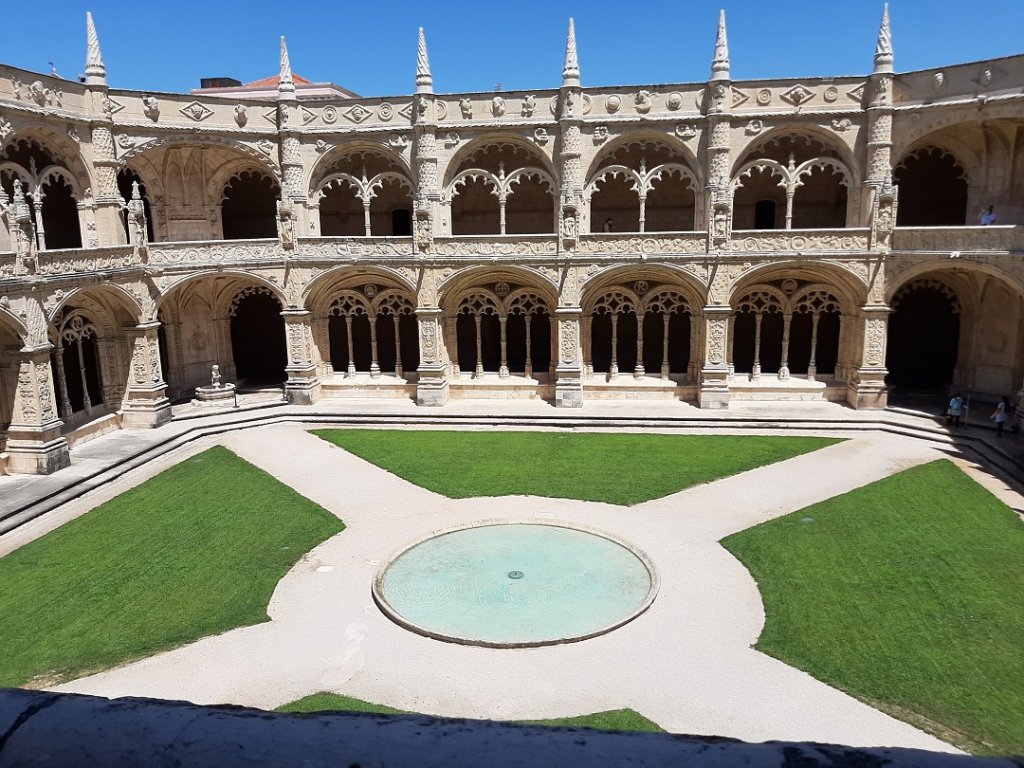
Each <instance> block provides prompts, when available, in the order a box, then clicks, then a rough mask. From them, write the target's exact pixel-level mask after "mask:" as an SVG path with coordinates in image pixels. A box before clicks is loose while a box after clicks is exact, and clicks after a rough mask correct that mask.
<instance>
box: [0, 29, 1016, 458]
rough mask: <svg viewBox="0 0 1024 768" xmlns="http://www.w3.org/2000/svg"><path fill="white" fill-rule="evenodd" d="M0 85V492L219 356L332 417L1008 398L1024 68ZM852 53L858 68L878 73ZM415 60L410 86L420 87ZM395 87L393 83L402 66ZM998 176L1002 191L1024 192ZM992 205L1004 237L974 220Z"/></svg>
mask: <svg viewBox="0 0 1024 768" xmlns="http://www.w3.org/2000/svg"><path fill="white" fill-rule="evenodd" d="M87 32H88V34H87V41H88V46H87V58H86V70H85V72H86V74H85V77H84V79H83V82H81V83H79V82H74V81H68V80H63V79H59V78H57V77H52V76H46V75H40V74H36V73H32V72H26V71H23V70H19V69H14V68H12V67H2V66H0V222H2V224H0V457H3V458H0V472H2V471H8V472H50V471H53V470H56V469H59V468H61V467H63V466H65V465H66V464H67V463H68V448H67V442H66V436H67V435H68V434H69V433H70V432H72V431H74V430H76V429H82V428H86V427H88V425H89V424H91V423H95V422H96V421H97V420H98V419H105V420H106V421H107V422H108V423H113V424H116V425H118V426H120V427H124V428H138V427H155V426H158V425H160V424H162V423H163V422H165V421H166V420H167V419H169V418H170V416H171V409H170V399H174V398H179V397H189V396H190V395H191V392H192V390H193V388H195V387H196V386H197V385H203V384H207V383H208V382H209V380H210V372H211V366H212V365H214V364H218V365H219V366H220V368H221V371H222V373H223V375H224V378H225V380H226V381H237V382H241V383H243V384H244V383H249V384H277V385H281V384H282V383H283V386H284V388H285V392H286V395H287V397H288V399H289V400H290V401H291V402H292V403H315V402H316V401H318V400H319V399H321V398H341V397H351V396H358V397H376V396H379V397H407V398H414V399H415V401H416V402H417V403H418V404H420V405H422V406H443V405H444V404H445V403H446V402H447V401H448V400H449V399H452V398H482V397H488V398H494V397H502V398H508V397H531V398H545V399H549V400H551V401H553V402H554V404H555V405H558V406H564V407H573V406H579V405H581V404H582V403H583V402H584V401H585V400H588V399H591V398H630V399H636V398H675V399H682V400H685V401H689V402H693V403H696V404H699V405H700V407H702V408H727V407H728V406H729V403H730V401H734V400H740V399H748V400H749V399H761V400H770V399H787V400H813V399H828V400H835V401H843V402H847V403H849V404H850V405H851V406H853V407H855V408H881V407H884V406H885V405H886V398H887V388H892V387H904V388H910V389H913V388H917V389H931V390H938V391H943V392H944V391H946V389H945V388H947V387H949V386H956V387H960V388H963V389H965V390H973V391H975V392H979V393H987V394H990V395H998V394H1009V393H1011V392H1014V391H1016V390H1017V389H1018V387H1019V383H1020V382H1021V379H1022V376H1024V333H1022V311H1024V304H1022V297H1024V261H1022V259H1021V251H1022V249H1024V228H1022V227H1019V226H1014V225H1015V224H1018V223H1024V194H1022V192H1024V55H1022V56H1014V57H1010V58H1004V59H997V60H992V61H983V62H977V63H972V64H955V65H951V66H948V67H944V68H941V69H935V70H927V71H920V72H909V73H905V74H895V72H894V70H893V46H892V42H891V36H890V28H889V18H888V12H887V11H886V12H885V13H884V14H883V17H882V22H881V27H880V30H879V34H878V40H877V44H876V46H875V52H874V62H873V67H872V68H871V71H870V73H868V74H866V75H863V76H857V77H838V78H807V79H800V80H757V81H734V80H733V79H732V78H731V76H730V71H729V49H728V45H727V41H726V26H725V16H724V14H723V15H722V17H721V18H720V19H719V24H718V33H717V39H716V42H715V47H714V55H713V58H712V62H711V73H710V77H709V78H708V80H707V81H706V82H699V83H685V84H675V85H658V86H646V87H645V86H639V87H638V86H619V87H609V88H584V87H582V85H581V78H580V65H579V62H578V59H577V51H576V41H575V34H574V30H573V25H572V22H571V21H570V23H569V34H568V39H567V44H566V51H565V66H564V69H563V71H562V85H561V88H559V89H557V90H534V91H523V92H496V93H464V94H436V93H435V92H434V86H433V78H432V75H431V71H430V64H429V61H428V57H427V46H426V42H425V39H424V36H423V32H422V30H421V31H420V36H419V49H418V55H417V59H416V79H415V93H414V94H412V95H409V96H399V97H394V98H386V99H385V98H362V97H357V96H355V95H354V94H351V93H350V92H348V91H345V90H344V89H341V88H338V87H337V86H331V85H327V86H324V85H318V84H315V83H309V82H308V81H306V80H303V79H301V78H299V77H297V76H295V75H293V74H292V70H291V66H290V63H289V58H288V51H287V49H286V48H285V43H284V40H283V39H282V41H281V63H280V75H279V77H277V78H274V79H273V80H272V81H270V82H269V83H268V82H267V81H262V82H259V83H254V84H251V85H250V86H248V87H237V85H233V86H232V85H229V86H228V87H220V88H217V87H214V88H203V89H200V90H197V91H194V92H193V93H191V94H171V93H154V92H148V91H125V90H118V89H115V88H111V87H109V86H108V84H107V77H106V69H105V67H104V64H103V57H102V55H101V51H100V43H99V39H98V37H97V34H96V29H95V26H94V24H93V20H92V17H91V16H88V17H87ZM866 58H867V57H866V56H865V59H866ZM411 63H412V62H411V61H410V65H411ZM410 68H411V67H410ZM1018 169H1019V170H1018ZM990 205H992V206H994V211H995V214H996V217H997V218H996V223H995V224H992V223H989V224H988V225H987V226H980V225H979V213H980V212H981V211H982V210H983V209H987V208H988V206H990Z"/></svg>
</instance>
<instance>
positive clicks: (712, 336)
mask: <svg viewBox="0 0 1024 768" xmlns="http://www.w3.org/2000/svg"><path fill="white" fill-rule="evenodd" d="M731 316H732V307H730V306H728V305H721V304H712V305H709V306H706V307H704V364H703V366H702V367H701V370H700V385H699V386H698V395H697V397H698V403H699V405H700V407H701V408H728V407H729V362H728V356H727V354H726V349H727V347H728V343H729V318H730V317H731Z"/></svg>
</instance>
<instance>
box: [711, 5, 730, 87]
mask: <svg viewBox="0 0 1024 768" xmlns="http://www.w3.org/2000/svg"><path fill="white" fill-rule="evenodd" d="M730 79H732V78H731V77H730V75H729V41H728V39H727V38H726V36H725V11H724V10H721V11H719V12H718V34H717V35H716V36H715V55H714V57H713V58H712V59H711V82H715V81H716V80H730Z"/></svg>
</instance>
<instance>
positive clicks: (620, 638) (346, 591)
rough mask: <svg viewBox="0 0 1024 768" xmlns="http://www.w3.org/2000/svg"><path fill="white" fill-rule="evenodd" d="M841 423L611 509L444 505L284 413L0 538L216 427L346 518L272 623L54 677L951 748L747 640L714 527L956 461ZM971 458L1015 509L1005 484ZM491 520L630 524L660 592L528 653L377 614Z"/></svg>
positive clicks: (27, 534) (132, 686)
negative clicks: (434, 548)
mask: <svg viewBox="0 0 1024 768" xmlns="http://www.w3.org/2000/svg"><path fill="white" fill-rule="evenodd" d="M787 433H788V434H794V432H792V431H787ZM818 434H820V432H819V433H818ZM837 434H843V433H842V432H837ZM844 436H847V437H848V438H849V439H848V440H846V441H845V442H842V443H839V444H837V445H834V446H831V447H828V448H825V449H822V450H819V451H817V452H813V453H810V454H806V455H803V456H799V457H796V458H793V459H789V460H787V461H784V462H781V463H778V464H774V465H770V466H766V467H761V468H758V469H754V470H751V471H748V472H745V473H743V474H741V475H737V476H734V477H731V478H725V479H722V480H719V481H716V482H713V483H708V484H706V485H702V486H697V487H694V488H690V489H688V490H684V491H681V492H678V493H675V494H672V495H670V496H667V497H664V498H660V499H655V500H652V501H649V502H646V503H643V504H638V505H636V506H633V507H618V506H614V505H608V504H602V503H594V502H579V501H569V500H560V499H547V498H536V497H503V498H475V499H463V500H452V499H448V498H445V497H443V496H440V495H437V494H435V493H432V492H429V491H426V490H424V489H422V488H419V487H417V486H414V485H412V484H410V483H407V482H405V481H404V480H401V479H399V478H397V477H396V476H394V475H392V474H390V473H388V472H386V471H384V470H381V469H379V468H377V467H375V466H373V465H371V464H369V463H367V462H365V461H363V460H361V459H358V458H356V457H355V456H352V455H350V454H348V453H346V452H345V451H342V450H340V449H338V448H336V447H334V446H332V445H330V444H328V443H327V442H325V441H323V440H321V439H319V438H317V437H315V436H313V435H311V434H309V433H308V432H307V431H306V427H305V426H304V425H301V424H277V425H272V426H266V427H260V428H255V429H250V430H243V431H236V432H233V433H230V434H228V435H223V436H219V437H208V438H203V439H202V440H200V441H198V442H195V443H193V444H191V445H189V446H187V447H185V448H182V449H178V450H176V451H174V452H171V453H169V454H166V455H165V456H163V457H161V458H159V459H157V460H155V461H153V462H151V463H150V464H148V465H146V466H145V467H144V468H142V469H141V470H136V471H134V472H132V473H130V474H129V475H126V476H125V477H123V478H121V479H119V480H117V481H115V482H113V483H111V484H109V485H108V486H105V487H104V488H102V489H101V490H99V491H95V492H92V493H90V494H88V495H87V496H85V497H82V498H80V499H78V500H76V501H73V502H71V503H69V504H67V505H65V507H63V508H62V509H59V510H57V511H55V512H52V513H50V514H48V515H46V516H44V517H42V518H40V519H38V520H36V521H33V522H31V523H29V524H28V525H26V526H23V527H22V528H20V529H18V530H17V531H15V532H13V533H11V534H8V535H7V536H5V537H2V538H0V554H2V553H3V552H4V551H8V550H10V549H11V548H13V547H15V546H17V545H18V544H19V543H21V542H23V541H25V540H28V539H30V538H34V537H36V536H38V535H41V534H42V533H43V532H44V531H46V530H48V529H50V528H52V527H54V526H56V525H58V524H59V523H60V522H62V521H63V520H66V519H68V518H70V517H72V516H76V515H78V514H82V513H83V512H85V511H86V510H87V509H89V508H92V507H94V506H96V505H97V504H98V503H100V502H102V501H104V500H105V499H107V498H110V497H112V496H114V495H116V494H118V493H120V492H122V491H123V490H125V489H126V488H128V487H130V486H131V485H134V484H137V483H139V482H142V480H144V479H145V478H146V477H149V476H151V475H153V474H155V473H156V472H158V471H160V470H161V469H163V468H165V467H166V466H169V465H171V464H173V463H176V462H178V461H181V460H182V459H183V458H185V457H186V456H188V455H191V454H194V453H196V452H198V451H200V450H203V449H205V448H207V447H209V445H211V444H213V443H215V442H217V443H221V444H223V445H225V446H227V447H228V448H229V449H231V450H232V451H234V452H236V453H237V454H238V455H240V456H241V457H243V458H244V459H246V460H247V461H249V462H251V463H253V464H254V465H256V466H258V467H260V468H261V469H263V470H265V471H266V472H268V473H269V474H271V475H273V476H274V477H276V478H278V479H279V480H281V481H282V482H284V483H286V484H287V485H289V486H291V487H292V488H294V489H296V490H297V491H298V492H299V493H301V494H303V495H305V496H306V497H308V498H310V499H312V500H313V501H315V502H316V503H318V504H320V505H322V506H323V507H324V508H326V509H327V510H329V511H331V512H332V513H334V514H336V515H337V516H338V517H339V518H341V519H342V520H343V521H344V522H345V524H346V526H347V529H346V530H345V531H344V532H343V533H341V534H339V535H337V536H335V537H333V538H331V539H329V540H328V541H326V542H324V543H323V544H321V545H320V546H318V547H316V548H315V549H314V550H312V551H311V552H309V553H308V554H307V555H306V556H305V557H303V558H302V559H301V561H300V562H299V563H298V564H297V565H296V566H295V567H294V568H293V569H292V570H291V572H290V573H289V574H288V575H287V576H286V577H285V578H284V579H282V580H281V582H280V583H279V585H278V588H277V590H276V591H275V593H274V596H273V599H272V601H271V604H270V608H269V613H270V616H271V618H272V621H270V622H267V623H264V624H261V625H258V626H253V627H246V628H242V629H237V630H233V631H230V632H226V633H224V634H222V635H219V636H215V637H208V638H205V639H202V640H200V641H197V642H195V643H192V644H190V645H187V646H184V647H182V648H179V649H176V650H173V651H169V652H166V653H162V654H159V655H156V656H154V657H151V658H149V659H145V660H143V661H140V662H137V663H133V664H129V665H126V666H124V667H121V668H118V669H114V670H110V671H107V672H104V673H101V674H97V675H94V676H92V677H87V678H83V679H80V680H76V681H73V682H71V683H68V684H66V685H64V686H61V687H60V688H59V689H58V690H64V691H74V692H80V693H90V694H97V695H102V696H111V697H116V696H152V697H159V698H169V699H186V700H189V701H193V702H196V703H202V704H214V703H232V704H240V705H249V706H256V707H264V708H272V707H276V706H279V705H281V704H284V703H286V702H290V701H293V700H295V699H298V698H300V697H302V696H305V695H307V694H311V693H314V692H317V691H337V692H342V693H345V694H347V695H350V696H355V697H357V698H362V699H366V700H369V701H373V702H376V703H380V704H386V705H390V706H393V707H398V708H401V709H407V710H411V711H417V712H424V713H429V714H436V715H441V716H452V717H482V718H494V719H526V718H530V719H537V718H554V717H563V716H571V715H577V714H583V713H588V712H594V711H599V710H606V709H615V708H621V707H630V708H633V709H635V710H637V711H639V712H640V713H641V714H643V715H645V716H647V717H649V718H651V719H653V720H654V721H655V722H657V723H658V724H659V725H661V726H662V727H664V728H666V729H668V730H671V731H676V732H680V733H690V734H713V735H719V736H729V737H735V738H740V739H744V740H750V741H764V740H770V739H784V740H807V741H819V742H836V743H844V744H850V745H858V746H869V745H889V746H905V747H918V748H925V749H935V750H951V747H949V746H948V745H946V744H944V743H943V742H941V741H939V740H938V739H936V738H934V737H932V736H929V735H927V734H925V733H923V732H922V731H919V730H917V729H915V728H913V727H911V726H909V725H907V724H905V723H902V722H900V721H898V720H895V719H893V718H891V717H889V716H888V715H885V714H882V713H881V712H878V711H877V710H874V709H872V708H871V707H869V706H867V705H865V704H863V703H860V702H858V701H857V700H855V699H853V698H852V697H850V696H847V695H846V694H844V693H842V692H840V691H837V690H835V689H834V688H831V687H830V686H827V685H825V684H823V683H820V682H818V681H816V680H815V679H813V678H812V677H810V676H809V675H807V674H805V673H803V672H801V671H799V670H796V669H794V668H792V667H790V666H788V665H786V664H783V663H782V662H779V661H776V660H775V659H772V658H770V657H768V656H766V655H764V654H762V653H759V652H758V651H756V650H753V649H752V648H751V646H752V645H753V644H754V642H755V641H756V639H757V637H758V634H759V632H760V630H761V628H762V625H763V622H764V612H763V607H762V603H761V599H760V596H759V593H758V589H757V585H756V583H755V582H754V580H753V579H752V578H751V576H750V574H749V573H748V572H747V571H746V569H745V568H744V567H743V566H742V565H741V564H740V563H739V562H738V561H737V560H736V559H734V558H733V557H732V556H731V555H730V554H729V553H728V552H727V551H726V550H725V549H724V548H722V547H721V546H720V545H719V544H718V541H719V540H720V539H721V538H723V537H724V536H727V535H729V534H731V533H734V532H736V531H740V530H743V529H745V528H748V527H750V526H752V525H756V524H757V523H760V522H763V521H766V520H770V519H773V518H775V517H778V516H780V515H784V514H787V513H789V512H791V511H794V510H797V509H800V508H802V507H804V506H807V505H809V504H813V503H815V502H818V501H821V500H823V499H827V498H830V497H832V496H835V495H837V494H841V493H844V492H846V491H848V490H851V489H854V488H857V487H859V486H862V485H864V484H866V483H870V482H872V481H874V480H878V479H880V478H883V477H885V476H887V475H890V474H893V473H895V472H898V471H900V470H903V469H906V468H907V467H910V466H913V465H916V464H919V463H923V462H927V461H931V460H934V459H936V458H940V457H946V456H948V453H947V452H945V451H944V450H943V449H944V448H948V446H942V445H941V444H936V443H931V442H926V441H923V440H917V439H913V438H910V437H906V436H900V435H894V434H886V433H883V432H876V431H871V432H863V431H860V432H852V433H848V434H845V435H844ZM961 463H962V465H963V466H965V468H967V469H968V470H969V471H970V472H971V473H972V474H973V475H974V476H975V477H976V479H979V480H981V481H983V482H984V484H985V485H987V486H988V487H990V489H992V490H994V491H995V492H997V494H998V495H1000V496H1001V497H1002V498H1003V500H1004V501H1007V502H1008V503H1010V504H1011V505H1012V506H1014V507H1015V508H1018V509H1020V508H1021V499H1020V497H1018V496H1017V495H1016V494H1015V493H1014V492H1013V491H1011V490H1009V489H1008V488H1006V487H1005V486H1004V485H1003V484H1002V483H1000V482H999V481H998V480H995V479H994V478H991V477H988V476H986V475H984V474H983V473H980V472H979V471H978V470H977V469H974V468H971V467H969V466H968V465H967V463H966V462H961ZM451 470H452V471H458V468H457V467H452V468H451ZM495 519H498V520H534V519H540V520H545V521H564V522H567V523H570V524H571V523H576V524H580V525H585V526H587V527H590V528H594V529H597V530H602V531H606V532H608V533H610V534H613V535H614V536H617V537H620V538H622V539H624V540H626V541H628V542H630V543H631V544H633V545H635V546H637V547H639V548H641V549H643V550H644V551H645V552H646V553H647V554H648V555H649V556H650V557H651V559H652V560H653V562H654V563H655V565H656V567H657V569H658V572H659V575H660V578H661V589H660V592H659V594H658V597H657V599H656V600H655V602H654V604H653V606H652V607H651V608H650V610H648V611H647V612H646V613H644V614H642V615H641V616H640V617H638V618H637V619H635V620H634V621H632V622H630V623H629V624H627V625H625V626H623V627H621V628H619V629H617V630H615V631H612V632H610V633H608V634H606V635H603V636H600V637H597V638H594V639H591V640H586V641H583V642H578V643H571V644H567V645H560V646H549V647H544V648H533V649H488V648H481V647H471V646H461V645H456V644H452V643H446V642H441V641H438V640H433V639H428V638H425V637H421V636H419V635H416V634H414V633H412V632H409V631H407V630H405V629H402V628H401V627H399V626H397V625H396V624H394V623H392V622H391V621H389V620H388V619H387V618H385V617H384V615H383V614H382V613H381V612H380V611H379V610H378V608H377V607H376V606H375V604H374V603H373V600H372V597H371V592H370V585H371V581H372V578H373V576H374V574H375V573H376V571H377V570H378V568H379V566H380V564H381V563H382V562H387V561H388V560H389V558H390V557H391V556H393V555H394V554H396V553H397V552H398V551H400V550H401V549H403V548H404V547H405V546H407V545H408V544H410V543H412V542H413V541H415V540H417V539H420V538H422V537H424V536H426V535H429V534H430V533H432V532H434V531H440V530H446V529H450V528H453V527H457V526H463V525H468V524H473V523H477V522H480V521H484V520H495Z"/></svg>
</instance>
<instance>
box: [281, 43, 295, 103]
mask: <svg viewBox="0 0 1024 768" xmlns="http://www.w3.org/2000/svg"><path fill="white" fill-rule="evenodd" d="M277 98H278V99H282V100H285V99H287V100H289V101H294V99H295V81H294V80H292V63H291V61H289V59H288V45H287V44H286V43H285V41H284V35H281V75H280V77H279V78H278V81H277Z"/></svg>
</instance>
